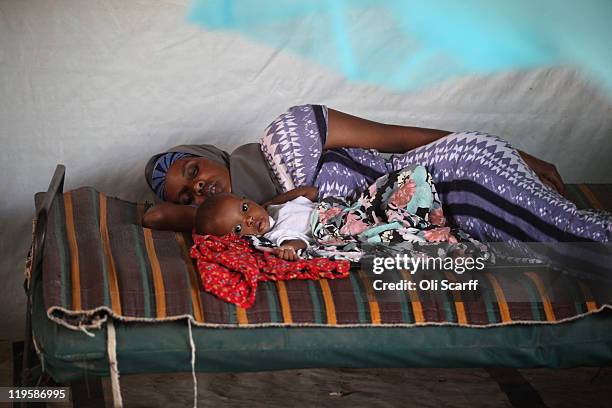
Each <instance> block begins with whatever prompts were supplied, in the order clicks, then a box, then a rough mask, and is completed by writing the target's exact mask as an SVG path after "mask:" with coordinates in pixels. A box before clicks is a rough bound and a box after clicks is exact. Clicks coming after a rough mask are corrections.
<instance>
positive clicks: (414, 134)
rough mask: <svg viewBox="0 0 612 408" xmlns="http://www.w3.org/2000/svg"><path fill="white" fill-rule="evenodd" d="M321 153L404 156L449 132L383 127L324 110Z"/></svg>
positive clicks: (344, 114) (405, 127)
mask: <svg viewBox="0 0 612 408" xmlns="http://www.w3.org/2000/svg"><path fill="white" fill-rule="evenodd" d="M327 114H328V116H327V118H328V121H327V140H326V142H325V146H323V147H324V148H325V149H335V148H339V147H361V148H362V149H376V150H378V151H381V152H388V153H405V152H407V151H408V150H412V149H414V148H417V147H420V146H424V145H426V144H428V143H431V142H433V141H434V140H438V139H440V138H441V137H444V136H446V135H448V134H450V133H452V132H449V131H446V130H437V129H426V128H418V127H412V126H398V125H387V124H384V123H378V122H373V121H371V120H367V119H362V118H359V117H357V116H352V115H349V114H347V113H344V112H340V111H337V110H333V109H328V112H327Z"/></svg>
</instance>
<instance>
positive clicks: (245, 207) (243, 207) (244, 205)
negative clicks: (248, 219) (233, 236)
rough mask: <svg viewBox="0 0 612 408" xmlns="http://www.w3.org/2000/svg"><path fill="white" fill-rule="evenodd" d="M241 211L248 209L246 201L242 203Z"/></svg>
mask: <svg viewBox="0 0 612 408" xmlns="http://www.w3.org/2000/svg"><path fill="white" fill-rule="evenodd" d="M242 211H243V212H247V211H249V205H248V204H247V203H244V204H242Z"/></svg>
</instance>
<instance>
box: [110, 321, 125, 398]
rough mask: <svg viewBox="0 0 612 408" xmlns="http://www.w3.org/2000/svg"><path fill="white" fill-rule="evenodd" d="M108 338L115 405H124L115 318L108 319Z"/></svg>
mask: <svg viewBox="0 0 612 408" xmlns="http://www.w3.org/2000/svg"><path fill="white" fill-rule="evenodd" d="M107 333H108V339H107V351H108V362H109V364H110V376H111V388H112V390H113V407H115V408H121V407H123V398H122V397H121V385H120V384H119V365H118V363H117V334H116V332H115V325H114V324H113V320H112V319H109V320H108V330H107Z"/></svg>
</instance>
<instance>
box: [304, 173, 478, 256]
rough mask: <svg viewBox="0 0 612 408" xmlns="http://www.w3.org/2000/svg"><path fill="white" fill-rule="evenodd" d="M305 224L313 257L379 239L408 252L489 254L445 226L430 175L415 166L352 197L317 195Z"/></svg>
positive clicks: (356, 249) (377, 242) (376, 242)
mask: <svg viewBox="0 0 612 408" xmlns="http://www.w3.org/2000/svg"><path fill="white" fill-rule="evenodd" d="M311 223H312V233H313V237H314V238H315V240H316V241H317V243H318V244H319V246H320V247H319V248H318V250H315V252H314V253H313V254H315V255H318V256H322V255H325V256H330V255H332V256H333V254H334V253H338V254H340V253H346V252H357V253H359V252H363V251H364V248H365V247H371V246H372V245H380V244H385V245H387V246H391V247H393V248H394V249H395V250H398V251H402V250H403V251H406V252H412V253H413V255H419V254H423V253H427V254H429V255H432V256H451V255H452V256H466V255H478V256H483V257H485V258H489V254H488V249H487V247H486V245H484V244H482V243H480V242H478V241H476V240H474V239H472V238H471V237H470V236H469V235H468V234H467V233H465V232H464V231H461V230H459V229H457V228H451V227H449V226H448V225H447V223H446V218H445V217H444V212H443V210H442V205H441V203H440V199H439V197H438V194H437V192H436V188H435V186H434V184H433V182H432V178H431V175H430V174H429V173H428V172H427V170H426V169H425V167H423V166H420V165H412V166H408V167H406V168H404V169H402V170H399V171H395V172H391V173H389V174H385V175H383V176H382V177H379V178H378V179H377V180H376V181H375V182H374V183H373V184H372V185H370V187H369V188H368V189H367V190H366V191H364V192H363V193H362V194H361V195H360V196H359V197H358V198H357V200H355V201H354V202H350V201H347V200H345V199H343V198H338V197H327V198H324V199H322V200H321V202H320V203H319V205H318V208H317V209H316V210H315V211H314V212H313V214H312V219H311ZM415 252H416V253H415ZM341 257H345V256H341ZM353 260H355V259H353Z"/></svg>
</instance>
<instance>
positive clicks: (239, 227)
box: [234, 224, 242, 234]
mask: <svg viewBox="0 0 612 408" xmlns="http://www.w3.org/2000/svg"><path fill="white" fill-rule="evenodd" d="M241 231H242V225H240V224H238V225H236V226H234V233H235V234H240V232H241Z"/></svg>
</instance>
